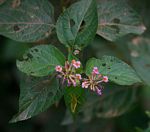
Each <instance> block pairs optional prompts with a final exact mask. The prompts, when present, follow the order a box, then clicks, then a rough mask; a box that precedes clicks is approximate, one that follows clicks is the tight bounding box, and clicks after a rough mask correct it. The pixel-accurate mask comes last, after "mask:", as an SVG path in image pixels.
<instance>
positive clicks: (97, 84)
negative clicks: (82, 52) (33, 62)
mask: <svg viewBox="0 0 150 132" xmlns="http://www.w3.org/2000/svg"><path fill="white" fill-rule="evenodd" d="M80 66H81V63H80V61H76V60H72V62H71V63H69V62H68V61H66V62H65V66H64V67H62V66H59V65H58V66H56V67H55V70H56V72H57V73H58V75H57V76H58V77H59V78H61V79H62V83H63V84H64V83H67V85H68V86H74V87H76V86H77V85H80V84H81V85H82V88H85V89H87V88H89V89H90V90H92V91H94V92H96V93H97V94H98V95H101V94H102V88H103V86H102V83H107V82H108V77H107V76H103V75H102V74H100V73H99V70H98V68H97V67H94V68H93V70H92V73H91V74H90V75H89V76H87V78H82V77H81V74H79V73H77V71H76V69H78V68H80Z"/></svg>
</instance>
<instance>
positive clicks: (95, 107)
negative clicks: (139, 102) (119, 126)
mask: <svg viewBox="0 0 150 132" xmlns="http://www.w3.org/2000/svg"><path fill="white" fill-rule="evenodd" d="M135 95H136V88H135V87H133V88H132V87H124V86H119V85H115V84H109V85H107V86H105V89H104V91H103V95H102V96H101V97H99V96H96V95H95V94H91V93H90V94H89V96H87V101H86V103H85V104H84V106H83V112H85V111H86V110H87V109H88V111H89V110H90V111H91V112H90V113H89V115H88V116H91V118H92V117H94V116H97V117H104V118H112V117H116V116H120V115H122V114H123V113H125V112H127V111H128V110H129V109H130V108H132V105H133V103H134V102H135V99H136V96H135Z"/></svg>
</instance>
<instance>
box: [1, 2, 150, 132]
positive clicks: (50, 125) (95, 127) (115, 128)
mask: <svg viewBox="0 0 150 132" xmlns="http://www.w3.org/2000/svg"><path fill="white" fill-rule="evenodd" d="M51 2H52V4H53V5H54V7H56V8H55V18H57V17H58V15H59V13H60V12H61V10H62V8H61V6H62V5H66V7H68V6H69V5H71V3H73V2H74V0H66V2H65V3H61V1H59V0H58V1H56V0H51ZM0 3H1V1H0ZM128 3H129V4H130V5H131V6H132V7H133V8H134V9H135V10H136V11H137V12H138V13H139V14H140V16H141V17H142V19H143V21H144V24H145V26H146V28H147V30H146V32H145V33H144V34H143V35H142V36H141V39H142V42H140V44H137V45H136V44H135V45H132V46H133V47H132V46H131V44H132V43H133V42H135V40H136V39H135V38H137V36H135V35H128V36H125V37H123V38H120V39H119V40H116V41H115V42H109V41H107V40H104V39H103V38H102V37H100V36H96V37H95V39H94V41H93V42H92V43H91V44H90V45H89V46H88V47H86V49H85V50H84V51H83V52H82V54H81V56H80V57H81V58H84V59H83V62H86V61H87V58H89V57H93V56H94V57H97V58H101V57H102V56H103V55H113V56H116V57H118V58H120V59H122V60H124V61H125V62H127V63H128V64H130V65H132V67H134V68H135V70H136V71H137V72H138V74H139V76H140V77H141V79H142V80H144V81H145V86H139V85H136V86H131V87H122V86H119V85H114V84H110V85H108V86H107V87H106V89H105V90H104V96H102V98H97V97H96V96H95V95H93V94H92V95H91V94H90V95H91V96H92V97H89V98H88V100H89V102H91V104H88V103H87V104H85V106H84V109H83V110H82V111H80V115H79V117H78V118H77V119H76V122H75V123H73V120H74V119H72V117H71V116H70V114H68V112H67V111H66V114H65V103H64V102H63V100H62V101H61V102H60V103H59V104H55V105H53V107H51V108H50V109H49V110H48V111H47V112H44V113H42V114H40V115H38V116H36V117H34V118H33V119H29V120H27V121H24V122H19V123H17V124H8V121H9V120H10V119H11V117H12V115H14V114H15V113H17V111H18V105H17V104H18V98H19V92H20V91H19V85H18V84H19V80H20V76H19V73H18V72H17V69H16V64H15V63H16V58H17V59H19V58H20V57H21V56H22V54H23V53H24V51H25V50H26V49H28V48H29V47H32V46H33V45H38V43H33V44H27V43H25V44H24V43H19V42H15V41H13V40H10V39H7V38H4V37H0V42H1V47H0V64H1V65H0V99H1V104H0V106H1V107H0V117H1V119H0V132H49V131H56V132H57V131H58V132H59V131H61V132H63V131H64V132H86V131H87V132H99V131H103V132H149V131H150V129H149V125H148V124H149V117H148V116H147V114H146V113H145V111H149V110H150V103H149V102H150V87H149V86H147V85H146V84H148V85H149V82H150V77H149V65H150V64H149V62H150V57H149V56H150V54H149V49H148V48H147V47H149V44H150V40H149V37H150V35H149V34H150V18H149V13H150V1H149V0H143V1H141V0H129V1H128ZM47 41H48V42H49V41H50V42H55V45H56V46H57V47H58V48H59V49H61V50H63V51H65V50H64V49H63V48H62V45H60V44H59V42H58V40H57V39H56V37H55V34H54V37H52V38H50V39H49V40H46V42H47ZM42 43H45V40H43V41H42ZM53 44H54V43H53ZM139 46H142V47H139ZM133 50H134V52H133ZM136 50H138V53H142V55H141V57H139V56H138V57H136V55H137V52H135V51H136ZM139 50H140V51H139ZM87 53H88V54H87ZM145 56H146V57H145ZM130 57H131V59H130ZM143 65H146V68H145V67H144V66H143ZM116 89H117V90H116ZM127 89H129V90H127ZM116 91H117V94H116ZM87 94H89V93H88V92H87ZM110 94H111V96H110ZM86 105H93V106H94V107H88V108H87V106H86ZM64 116H65V118H64Z"/></svg>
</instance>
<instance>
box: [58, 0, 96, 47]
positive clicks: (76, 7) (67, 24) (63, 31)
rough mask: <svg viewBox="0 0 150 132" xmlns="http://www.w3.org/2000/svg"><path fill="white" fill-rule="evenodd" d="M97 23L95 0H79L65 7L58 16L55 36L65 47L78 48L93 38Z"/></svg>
mask: <svg viewBox="0 0 150 132" xmlns="http://www.w3.org/2000/svg"><path fill="white" fill-rule="evenodd" d="M97 25H98V18H97V10H96V2H95V0H81V1H79V2H77V3H75V4H73V5H72V6H71V7H69V8H68V9H66V10H65V11H64V12H63V13H62V14H61V15H60V17H59V18H58V20H57V24H56V30H57V36H58V38H59V40H60V42H61V43H63V44H65V45H66V46H67V47H73V48H75V49H80V48H81V47H85V46H86V45H87V44H88V43H89V41H91V40H92V39H93V38H94V36H95V34H96V30H97Z"/></svg>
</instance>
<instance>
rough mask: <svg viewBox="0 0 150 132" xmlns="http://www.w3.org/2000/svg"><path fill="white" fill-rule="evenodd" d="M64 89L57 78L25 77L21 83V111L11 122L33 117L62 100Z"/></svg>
mask: <svg viewBox="0 0 150 132" xmlns="http://www.w3.org/2000/svg"><path fill="white" fill-rule="evenodd" d="M62 95H63V91H62V89H60V88H59V84H58V82H57V80H56V79H55V78H48V77H45V78H33V77H23V78H22V80H21V85H20V98H19V112H18V114H16V115H15V116H14V117H13V118H12V120H11V121H10V122H17V121H21V120H26V119H28V118H31V117H33V116H35V115H37V114H39V113H41V112H43V111H45V110H47V109H48V108H49V107H50V106H51V105H52V104H54V103H56V102H57V101H59V100H60V98H61V97H62Z"/></svg>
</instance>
